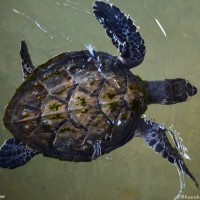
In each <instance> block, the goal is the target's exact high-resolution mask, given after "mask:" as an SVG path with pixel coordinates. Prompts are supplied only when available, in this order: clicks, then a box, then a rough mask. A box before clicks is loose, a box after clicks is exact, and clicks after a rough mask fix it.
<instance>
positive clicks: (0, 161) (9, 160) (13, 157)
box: [0, 138, 38, 169]
mask: <svg viewBox="0 0 200 200" xmlns="http://www.w3.org/2000/svg"><path fill="white" fill-rule="evenodd" d="M37 154H38V152H36V151H34V150H32V149H30V148H28V147H26V146H25V145H24V144H23V143H22V142H21V141H18V140H16V139H14V138H12V139H9V140H7V141H5V143H4V144H3V145H2V146H1V148H0V167H2V168H8V169H14V168H17V167H20V166H22V165H25V164H26V163H27V162H28V161H29V160H30V159H31V158H33V157H34V156H35V155H37Z"/></svg>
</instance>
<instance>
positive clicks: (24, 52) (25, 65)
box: [20, 40, 34, 81]
mask: <svg viewBox="0 0 200 200" xmlns="http://www.w3.org/2000/svg"><path fill="white" fill-rule="evenodd" d="M20 56H21V62H22V73H23V81H24V80H26V77H27V76H28V75H29V74H31V73H32V72H33V70H34V66H33V64H32V61H31V57H30V55H29V52H28V48H27V46H26V42H25V41H24V40H22V41H21V48H20Z"/></svg>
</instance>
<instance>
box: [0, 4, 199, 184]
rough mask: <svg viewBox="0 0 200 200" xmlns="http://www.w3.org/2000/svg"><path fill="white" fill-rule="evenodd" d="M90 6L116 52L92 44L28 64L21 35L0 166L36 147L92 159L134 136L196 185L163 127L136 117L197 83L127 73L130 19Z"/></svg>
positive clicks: (15, 163)
mask: <svg viewBox="0 0 200 200" xmlns="http://www.w3.org/2000/svg"><path fill="white" fill-rule="evenodd" d="M93 12H94V15H95V17H96V19H97V20H98V21H99V23H100V24H102V25H103V27H104V28H105V30H106V33H107V35H108V37H110V38H111V40H112V43H113V44H114V45H115V46H116V47H117V48H118V50H119V52H120V56H119V57H117V56H112V55H110V54H108V53H104V52H96V51H93V50H92V49H90V50H83V51H74V52H67V53H62V54H60V55H58V56H55V57H53V58H52V59H50V60H49V61H47V62H46V63H45V64H42V65H40V66H38V67H37V68H34V66H33V64H32V62H31V59H30V56H29V53H28V49H27V46H26V43H25V41H22V42H21V50H20V55H21V59H22V71H23V80H24V82H23V83H22V85H21V86H20V87H19V88H18V89H17V90H16V92H15V94H14V96H13V98H12V99H11V101H10V102H9V104H8V105H7V107H6V111H5V116H4V119H3V123H4V125H5V127H6V128H7V129H8V130H9V131H10V132H11V133H12V134H13V136H14V138H12V139H9V140H7V141H5V143H4V144H3V145H2V147H1V148H0V166H1V167H3V168H9V169H13V168H16V167H19V166H22V165H24V164H26V163H27V162H28V161H29V160H30V159H31V158H32V157H34V156H35V155H37V154H42V155H44V156H48V157H52V158H57V159H60V160H67V161H75V162H79V161H92V160H94V159H96V158H97V157H99V156H101V155H103V154H105V153H109V152H111V151H113V150H114V149H116V148H118V147H120V146H122V145H124V144H126V143H127V142H129V141H130V140H131V139H132V138H134V137H141V138H142V139H143V140H144V141H145V143H146V144H147V145H148V146H150V147H151V148H152V149H153V150H154V151H155V152H157V153H159V154H160V155H161V156H162V157H163V158H165V159H166V160H168V161H169V162H170V163H172V164H174V165H177V166H178V167H179V169H180V170H181V171H182V172H184V173H185V174H187V175H188V176H189V177H190V178H191V179H192V180H193V181H194V183H195V184H196V186H197V187H199V186H198V183H197V181H196V180H195V178H194V177H193V175H192V174H191V173H190V171H189V170H188V168H187V167H186V165H185V163H184V161H183V158H182V156H181V155H180V154H179V152H178V150H177V149H176V147H175V148H174V147H172V145H171V144H170V142H169V141H168V139H167V137H166V132H167V129H165V128H163V127H162V126H160V125H159V124H157V123H155V122H151V121H148V120H145V119H144V118H142V114H143V113H144V112H145V110H146V109H147V105H149V104H164V105H169V104H175V103H179V102H184V101H186V100H188V99H189V98H190V97H191V96H193V95H195V94H196V93H197V89H196V88H195V87H194V86H192V85H191V84H190V83H189V82H188V81H186V80H185V79H181V78H178V79H166V80H157V81H143V80H142V79H141V78H140V77H139V76H136V75H133V74H132V73H131V72H130V69H131V68H132V67H136V66H137V65H139V64H140V63H141V62H142V61H143V59H144V55H145V45H144V40H143V39H142V37H141V35H140V33H139V32H138V29H137V27H136V25H135V24H134V22H133V21H132V20H131V18H130V17H129V16H126V15H125V14H123V13H122V12H121V11H120V10H119V8H117V7H116V6H114V5H111V4H109V3H105V2H102V1H95V2H94V4H93Z"/></svg>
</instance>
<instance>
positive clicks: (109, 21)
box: [93, 1, 145, 68]
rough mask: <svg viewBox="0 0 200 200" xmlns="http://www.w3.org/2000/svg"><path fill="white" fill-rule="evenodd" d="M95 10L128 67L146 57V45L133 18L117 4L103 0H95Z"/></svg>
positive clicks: (137, 63) (135, 64) (96, 15)
mask: <svg viewBox="0 0 200 200" xmlns="http://www.w3.org/2000/svg"><path fill="white" fill-rule="evenodd" d="M93 10H94V14H95V17H96V19H97V20H98V21H99V23H100V24H102V25H103V27H104V28H105V29H106V33H107V35H108V37H110V38H111V39H112V42H113V44H114V45H115V46H116V47H117V48H118V50H119V51H120V53H121V55H120V58H119V59H120V60H121V61H122V62H123V63H124V64H125V65H127V67H128V68H132V67H135V66H137V65H139V64H140V63H141V62H142V61H143V59H144V55H145V45H144V40H143V39H142V37H141V36H140V33H139V32H138V29H137V27H136V25H135V24H134V23H133V21H132V20H131V18H130V17H129V16H126V15H124V13H122V12H121V11H120V10H119V8H117V7H116V6H114V5H111V4H108V3H105V2H102V1H95V2H94V4H93Z"/></svg>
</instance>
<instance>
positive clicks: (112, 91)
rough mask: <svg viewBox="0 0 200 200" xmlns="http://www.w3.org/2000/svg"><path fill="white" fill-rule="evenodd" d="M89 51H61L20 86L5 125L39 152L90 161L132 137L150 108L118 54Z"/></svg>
mask: <svg viewBox="0 0 200 200" xmlns="http://www.w3.org/2000/svg"><path fill="white" fill-rule="evenodd" d="M94 54H95V56H91V54H90V53H89V51H80V52H70V53H64V54H60V55H58V56H56V57H54V58H52V59H51V60H50V61H48V62H47V63H46V64H44V65H41V66H39V67H38V68H36V69H35V70H34V72H33V73H32V74H31V75H30V76H29V77H28V79H27V80H26V81H25V82H24V83H23V84H22V85H21V86H20V87H19V88H18V89H17V90H16V93H15V95H14V97H13V98H12V100H11V101H10V103H9V104H8V106H7V108H6V114H5V117H4V124H5V126H6V127H7V128H8V129H9V130H10V131H11V133H12V134H13V135H14V137H16V138H19V139H21V140H22V141H23V142H24V143H25V144H27V145H28V146H29V147H31V148H33V149H35V150H37V151H39V152H40V153H42V154H44V155H46V156H49V157H55V158H59V159H63V160H73V161H90V160H92V159H95V158H96V157H98V156H100V155H102V154H104V153H108V152H110V151H112V150H113V149H115V148H117V147H119V146H121V145H123V144H124V143H126V142H127V141H129V140H130V139H131V138H132V137H133V136H134V125H135V123H136V121H137V119H139V118H140V116H141V115H142V114H143V112H144V111H145V110H146V103H145V100H144V94H143V88H142V87H143V86H142V81H141V80H140V79H139V78H138V77H136V76H134V75H133V74H131V73H130V72H129V70H127V69H126V68H124V67H123V66H122V65H121V64H120V63H119V61H118V60H117V58H115V57H113V56H111V55H109V54H106V53H102V52H94Z"/></svg>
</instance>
